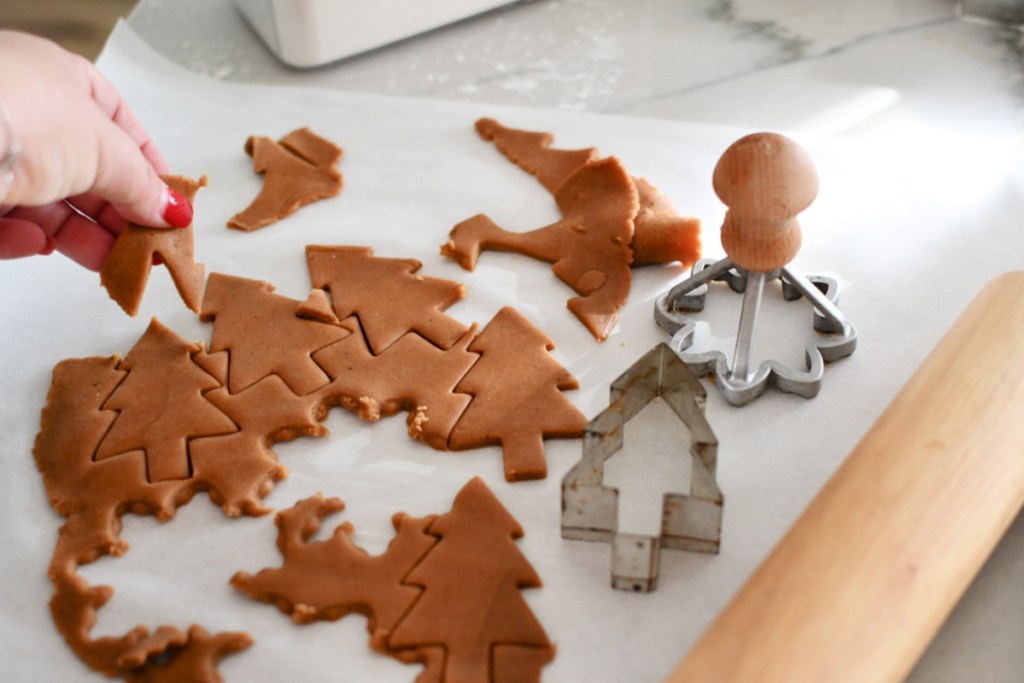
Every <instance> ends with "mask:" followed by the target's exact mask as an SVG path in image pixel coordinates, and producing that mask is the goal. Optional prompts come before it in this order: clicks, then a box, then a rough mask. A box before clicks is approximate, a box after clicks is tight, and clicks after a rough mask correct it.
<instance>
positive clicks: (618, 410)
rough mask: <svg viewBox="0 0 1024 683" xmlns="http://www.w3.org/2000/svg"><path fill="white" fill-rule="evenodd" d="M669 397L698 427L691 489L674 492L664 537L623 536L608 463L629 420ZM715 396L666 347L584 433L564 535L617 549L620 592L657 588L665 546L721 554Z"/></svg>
mask: <svg viewBox="0 0 1024 683" xmlns="http://www.w3.org/2000/svg"><path fill="white" fill-rule="evenodd" d="M658 396H661V397H662V398H663V399H664V401H665V402H666V403H667V404H668V405H669V406H670V407H671V408H672V410H673V412H675V414H676V415H678V416H679V419H680V420H682V422H683V424H685V425H686V427H687V428H688V429H689V430H690V455H691V457H692V463H693V469H692V473H691V476H690V492H689V493H688V494H684V493H666V494H665V497H664V504H663V506H662V518H661V534H660V535H659V536H657V537H655V536H645V535H642V534H632V533H625V532H623V533H619V532H618V516H619V515H618V512H619V491H618V489H615V488H611V487H607V486H604V484H603V480H604V463H605V461H606V460H608V458H610V457H612V456H613V455H615V453H617V452H618V451H619V450H620V449H621V448H622V438H623V430H624V428H625V425H626V422H628V421H629V420H630V419H631V418H633V417H634V416H635V415H637V414H638V413H639V412H640V411H641V410H643V409H644V408H645V407H646V406H647V405H648V404H650V403H651V401H653V400H654V399H655V398H657V397H658ZM706 398H707V393H706V392H705V390H704V387H703V386H701V384H700V381H699V380H698V379H697V378H696V377H695V376H694V374H693V373H692V372H691V371H690V370H689V369H688V368H687V367H686V364H685V363H683V361H682V360H681V359H680V358H679V356H677V355H676V354H675V353H674V352H673V351H672V350H671V349H670V348H669V347H668V346H667V345H666V344H658V346H656V347H654V348H653V349H651V350H650V351H648V352H647V354H645V355H644V357H643V358H641V359H640V360H639V361H637V362H636V363H634V364H633V366H632V367H630V368H629V369H628V370H627V371H626V372H624V373H622V374H621V375H620V376H619V377H618V379H616V380H615V381H614V382H612V385H611V399H610V403H609V405H608V407H607V408H606V409H605V410H603V411H602V412H601V413H600V414H599V415H598V416H597V417H595V418H594V419H593V420H591V421H590V423H589V424H587V426H586V427H585V428H584V430H583V457H582V458H581V459H580V461H579V462H578V463H577V464H576V465H575V466H574V467H573V468H572V469H571V470H569V472H568V473H567V474H566V475H565V478H564V479H563V480H562V538H568V539H573V540H578V541H601V542H605V543H611V544H612V587H614V588H617V589H619V590H629V591H637V592H649V591H653V590H654V589H655V588H656V587H657V583H658V565H659V557H660V550H661V548H671V549H674V550H690V551H695V552H702V553H717V552H718V545H719V539H720V538H721V534H722V505H723V497H722V492H721V491H720V490H719V488H718V483H717V482H716V481H715V468H716V466H717V457H718V440H717V439H716V438H715V435H714V433H712V431H711V427H710V426H709V425H708V423H707V420H706V419H705V417H704V405H705V402H706Z"/></svg>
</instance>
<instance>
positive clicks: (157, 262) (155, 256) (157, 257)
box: [153, 254, 164, 266]
mask: <svg viewBox="0 0 1024 683" xmlns="http://www.w3.org/2000/svg"><path fill="white" fill-rule="evenodd" d="M163 264H164V260H163V259H162V258H161V257H160V254H153V265H154V266H162V265H163Z"/></svg>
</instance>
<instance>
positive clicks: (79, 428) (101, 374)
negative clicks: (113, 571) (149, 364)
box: [33, 356, 250, 680]
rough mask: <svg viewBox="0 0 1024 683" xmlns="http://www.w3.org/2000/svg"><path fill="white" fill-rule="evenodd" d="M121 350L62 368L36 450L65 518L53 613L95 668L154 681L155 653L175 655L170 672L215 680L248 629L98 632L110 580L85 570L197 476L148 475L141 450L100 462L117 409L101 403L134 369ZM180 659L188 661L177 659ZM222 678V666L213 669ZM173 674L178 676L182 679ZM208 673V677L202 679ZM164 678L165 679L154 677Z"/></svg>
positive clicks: (160, 513)
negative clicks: (130, 518) (131, 521)
mask: <svg viewBox="0 0 1024 683" xmlns="http://www.w3.org/2000/svg"><path fill="white" fill-rule="evenodd" d="M118 366H119V359H118V358H117V356H111V357H109V358H85V359H74V360H67V361H62V362H61V363H59V364H58V365H57V367H56V368H55V369H54V375H53V382H52V383H51V385H50V390H49V394H48V397H47V405H46V407H45V408H44V409H43V414H42V424H41V429H40V432H39V434H38V435H37V437H36V442H35V447H34V449H33V455H34V457H35V460H36V464H37V466H38V467H39V470H40V472H41V474H42V476H43V483H44V485H45V487H46V491H47V495H48V497H49V498H50V502H51V504H52V505H53V507H54V509H55V510H56V511H57V512H58V513H60V514H61V515H63V516H65V517H66V518H67V521H66V522H65V523H64V525H63V526H62V527H61V529H60V533H59V535H58V538H57V544H56V546H55V548H54V552H53V558H52V560H51V562H50V568H49V571H48V575H49V577H50V580H51V582H52V583H53V587H54V593H53V596H52V598H51V600H50V611H51V614H52V615H53V620H54V624H55V626H56V627H57V629H58V631H60V633H61V634H62V635H63V637H64V639H65V641H66V642H67V643H68V646H69V647H70V648H71V649H72V651H74V652H75V654H76V655H77V656H78V657H79V658H80V659H81V660H82V661H83V662H85V663H86V664H87V665H88V666H89V667H91V668H92V669H95V670H97V671H100V672H103V673H105V674H106V675H108V676H121V677H124V678H126V679H129V680H147V679H146V678H139V677H145V676H150V675H158V674H159V672H157V673H151V672H150V670H151V669H153V668H161V667H162V666H163V665H161V664H157V663H156V661H157V660H161V661H162V660H163V659H165V658H168V657H170V658H171V666H173V669H169V670H173V671H174V672H175V673H174V675H172V676H170V677H169V678H165V679H163V680H214V678H212V677H211V672H215V667H216V663H217V661H219V660H220V658H221V657H223V656H224V655H225V654H229V653H230V652H236V651H238V650H241V649H244V648H245V647H247V646H248V644H249V642H250V639H249V637H248V636H247V635H246V634H241V633H226V634H218V635H217V636H214V637H213V639H212V640H209V639H207V640H204V639H203V638H204V637H203V636H202V635H201V634H198V633H196V634H193V633H190V634H189V635H186V634H184V633H182V632H181V631H179V630H178V629H177V628H175V627H173V626H161V627H159V628H157V629H156V630H155V631H152V632H150V631H149V629H147V628H145V627H142V626H139V627H136V628H134V629H132V630H131V631H129V632H128V633H126V634H125V635H123V636H120V637H115V636H104V637H101V638H95V639H94V638H92V637H91V636H90V631H91V630H92V626H93V624H94V623H95V622H96V612H97V610H99V609H100V608H101V607H102V606H103V605H104V604H106V603H107V601H109V599H110V597H111V595H112V594H113V589H111V588H110V587H109V586H96V587H93V586H89V585H88V584H87V583H86V582H85V580H84V579H82V577H81V576H79V575H78V573H77V569H78V567H79V566H81V565H83V564H88V563H90V562H93V561H95V560H97V559H99V558H100V557H103V556H105V555H115V556H117V555H121V554H123V553H124V552H125V551H126V549H127V545H126V544H125V543H124V541H123V540H121V538H120V530H121V522H120V517H121V515H123V514H124V513H125V512H129V511H131V512H134V513H136V514H153V515H155V516H156V517H157V519H160V520H162V521H166V520H168V519H170V518H171V517H173V515H174V513H175V511H176V509H177V508H178V507H179V506H180V505H184V504H185V503H186V502H188V500H189V499H190V498H191V497H192V495H193V493H194V491H195V488H194V484H193V481H191V480H170V481H161V482H150V481H148V480H147V477H146V463H145V458H144V455H143V453H142V452H140V451H134V452H131V453H128V454H125V455H122V456H119V457H114V458H108V459H105V460H100V461H96V460H94V454H95V453H96V451H97V448H98V446H99V445H100V442H101V441H102V440H103V437H104V435H105V434H106V432H107V430H108V429H109V427H110V425H111V424H112V423H113V422H114V421H115V418H116V417H117V413H116V412H114V411H111V410H105V409H103V404H104V403H105V402H106V401H107V399H108V397H109V396H110V395H111V394H112V393H113V392H114V390H115V388H117V387H118V386H119V385H120V384H122V383H123V381H124V379H125V376H126V374H130V373H131V372H133V371H126V370H123V369H119V368H118ZM179 660H180V661H179ZM213 675H214V676H215V673H213ZM175 676H180V677H178V678H175ZM200 676H205V678H200ZM148 680H159V679H148Z"/></svg>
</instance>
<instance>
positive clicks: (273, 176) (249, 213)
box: [228, 128, 342, 232]
mask: <svg viewBox="0 0 1024 683" xmlns="http://www.w3.org/2000/svg"><path fill="white" fill-rule="evenodd" d="M245 153H246V154H248V155H249V156H251V157H252V163H253V170H254V171H256V173H262V174H263V176H264V177H263V188H262V189H261V190H260V193H259V194H258V195H257V196H256V199H254V200H253V202H252V203H251V204H250V205H249V206H248V207H247V208H246V209H245V210H244V211H242V212H241V213H238V214H236V215H235V216H233V217H232V218H231V220H229V221H228V227H231V228H237V229H238V230H245V231H246V232H250V231H252V230H256V229H257V228H262V227H266V226H267V225H270V224H271V223H276V222H277V221H279V220H280V219H282V218H284V217H285V216H288V215H290V214H292V213H294V212H295V211H297V210H298V209H299V208H300V207H302V206H305V205H306V204H309V203H311V202H315V201H317V200H318V199H325V198H327V197H333V196H335V195H337V194H339V193H340V192H341V173H340V172H339V171H338V169H337V168H336V166H337V164H338V161H339V160H340V159H341V154H342V150H341V148H340V147H338V146H337V145H335V144H334V143H333V142H330V141H329V140H325V139H324V138H322V137H320V136H318V135H317V134H315V133H313V132H312V131H311V130H309V129H308V128H300V129H299V130H294V131H292V132H291V133H289V134H288V135H286V136H284V137H283V138H281V139H280V140H278V141H277V142H274V141H273V140H271V139H270V138H268V137H262V136H253V137H250V138H249V139H248V140H246V142H245Z"/></svg>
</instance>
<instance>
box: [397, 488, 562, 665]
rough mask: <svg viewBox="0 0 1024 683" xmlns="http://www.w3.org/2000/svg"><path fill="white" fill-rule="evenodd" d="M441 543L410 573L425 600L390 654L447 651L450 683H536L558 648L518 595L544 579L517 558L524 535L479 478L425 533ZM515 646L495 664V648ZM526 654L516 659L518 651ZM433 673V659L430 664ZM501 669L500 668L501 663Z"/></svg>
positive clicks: (408, 617)
mask: <svg viewBox="0 0 1024 683" xmlns="http://www.w3.org/2000/svg"><path fill="white" fill-rule="evenodd" d="M427 532H428V533H429V534H430V535H432V536H436V537H437V538H438V539H439V540H438V542H437V545H435V546H434V547H433V548H432V549H431V550H430V552H429V553H427V554H426V556H424V558H423V559H422V560H421V561H420V562H419V563H418V564H417V565H416V566H415V567H414V568H413V569H412V571H411V572H410V573H409V574H408V575H406V577H405V579H404V583H405V584H407V585H413V586H419V587H421V588H422V589H423V595H422V596H421V597H420V598H419V599H418V600H417V601H416V602H415V603H414V604H413V605H412V608H411V609H410V610H409V611H408V612H407V613H406V614H405V615H404V616H403V617H402V619H401V621H399V622H398V625H397V626H396V627H395V629H394V631H392V633H391V636H390V638H388V641H387V649H388V650H389V651H399V652H401V651H403V650H408V649H413V651H414V652H415V651H416V650H417V649H421V648H428V649H429V648H438V647H440V648H443V649H444V653H445V658H444V667H443V670H442V671H441V672H437V671H436V670H435V671H434V672H432V671H431V670H430V669H429V668H428V670H427V671H426V672H424V676H425V677H426V678H427V679H428V680H430V679H431V678H432V677H436V680H439V681H443V682H445V683H456V682H458V683H469V682H474V681H478V682H479V683H507V682H510V681H537V680H539V670H540V667H541V666H542V665H544V664H546V663H547V662H549V661H551V659H553V658H554V655H555V650H554V647H553V646H552V645H551V642H550V641H549V640H548V637H547V634H545V633H544V629H543V627H541V625H540V622H538V621H537V618H536V617H535V616H534V614H533V612H531V611H530V608H529V606H528V605H527V604H526V601H525V600H523V596H522V595H521V593H520V591H521V590H522V589H524V588H539V587H540V585H541V581H540V577H539V576H537V572H536V571H535V570H534V569H533V567H532V566H531V565H530V563H529V562H528V561H527V560H526V558H525V557H523V555H522V554H521V553H520V552H519V549H518V548H517V547H516V544H515V540H516V539H519V538H522V536H523V530H522V528H521V527H520V526H519V523H518V522H516V520H515V519H514V518H513V517H512V516H511V515H510V514H509V513H508V510H506V509H505V508H504V507H503V506H502V504H501V503H500V502H499V501H498V499H497V498H496V497H495V496H494V494H493V493H492V492H491V490H490V489H489V488H488V487H487V485H486V484H484V482H483V480H481V479H479V478H475V479H472V480H471V481H470V482H469V483H468V484H466V485H465V486H464V487H463V489H462V490H461V491H459V493H458V495H457V496H456V497H455V502H454V503H453V504H452V509H451V511H449V512H447V513H445V514H443V515H441V516H440V517H438V518H437V519H436V520H434V521H433V522H432V523H431V524H430V526H429V527H428V528H427ZM509 645H512V646H516V647H515V648H509V649H508V650H505V651H503V653H502V655H503V656H502V657H501V658H500V659H499V660H498V661H495V660H493V659H492V657H493V651H494V649H495V647H496V646H509ZM518 649H523V650H525V651H526V653H527V656H526V657H522V658H520V657H517V656H516V654H517V653H516V650H518ZM424 659H425V663H426V664H427V666H428V667H429V666H430V664H431V660H430V659H427V658H424ZM499 663H500V664H499Z"/></svg>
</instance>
